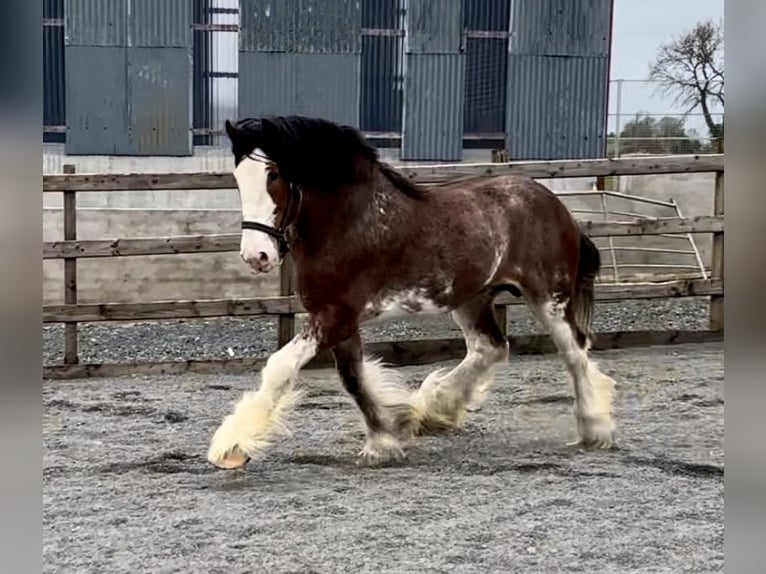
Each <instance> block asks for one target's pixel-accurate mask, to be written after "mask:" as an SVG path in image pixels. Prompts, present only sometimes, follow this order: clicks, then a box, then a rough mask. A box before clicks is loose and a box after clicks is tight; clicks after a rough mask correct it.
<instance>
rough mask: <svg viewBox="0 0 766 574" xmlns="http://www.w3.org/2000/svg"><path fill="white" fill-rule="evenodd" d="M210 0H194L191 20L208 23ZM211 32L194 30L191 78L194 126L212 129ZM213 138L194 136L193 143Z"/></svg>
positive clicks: (207, 141) (203, 142)
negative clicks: (192, 75) (192, 74)
mask: <svg viewBox="0 0 766 574" xmlns="http://www.w3.org/2000/svg"><path fill="white" fill-rule="evenodd" d="M211 3H212V0H194V14H193V21H194V22H195V23H197V24H210V23H211V18H210V7H211ZM211 35H212V32H210V31H208V30H194V41H193V45H192V46H193V47H192V54H193V57H194V64H193V66H192V68H193V73H194V79H193V80H192V84H193V86H192V90H193V93H194V96H193V105H194V110H193V120H192V126H193V127H194V128H205V129H212V128H214V127H218V126H213V123H212V116H213V94H212V81H211V78H210V72H211V71H212V67H213V64H212V60H213V42H212V36H211ZM212 141H213V139H212V137H211V136H209V135H197V136H194V138H193V142H194V145H210V144H211V143H212Z"/></svg>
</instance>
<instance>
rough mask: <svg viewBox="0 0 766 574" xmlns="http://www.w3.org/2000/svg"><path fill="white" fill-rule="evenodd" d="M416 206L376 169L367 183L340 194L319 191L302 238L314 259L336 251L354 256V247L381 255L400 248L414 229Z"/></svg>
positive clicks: (313, 200)
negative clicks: (373, 250) (401, 243)
mask: <svg viewBox="0 0 766 574" xmlns="http://www.w3.org/2000/svg"><path fill="white" fill-rule="evenodd" d="M415 203H416V202H414V201H413V200H412V199H411V198H409V197H407V196H406V195H405V194H403V193H402V192H400V191H399V190H397V189H396V188H395V187H394V186H393V185H392V184H391V183H390V182H389V181H388V180H387V179H386V177H385V176H384V175H383V174H382V173H380V172H379V171H378V170H377V169H375V170H374V172H373V173H372V174H371V176H370V179H369V180H368V181H366V182H363V183H359V184H356V185H354V186H351V187H349V188H348V189H345V190H341V191H340V192H339V193H337V194H333V195H323V194H322V193H321V192H317V193H316V194H315V195H314V196H313V197H312V198H311V202H310V204H309V205H308V206H307V207H309V209H307V210H306V213H305V214H304V216H303V218H302V220H303V221H302V225H301V227H302V228H303V229H300V228H299V230H298V231H299V235H301V239H302V240H303V243H304V246H305V249H306V251H307V253H311V254H312V256H316V255H319V254H320V253H321V252H322V251H327V250H336V249H338V250H340V251H342V252H343V253H348V254H351V253H352V252H353V251H354V247H358V248H359V249H362V250H365V251H366V250H369V249H375V250H377V251H379V252H380V251H382V250H385V249H388V248H397V247H396V244H399V243H400V242H401V241H402V240H404V239H405V238H406V235H407V233H408V232H409V230H410V229H412V228H413V227H414V225H413V222H414V220H415V219H416V217H417V214H416V206H415Z"/></svg>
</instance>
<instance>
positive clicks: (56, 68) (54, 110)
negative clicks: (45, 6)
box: [43, 26, 66, 126]
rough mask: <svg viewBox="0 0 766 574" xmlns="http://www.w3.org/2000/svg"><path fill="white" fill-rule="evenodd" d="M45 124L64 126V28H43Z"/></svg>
mask: <svg viewBox="0 0 766 574" xmlns="http://www.w3.org/2000/svg"><path fill="white" fill-rule="evenodd" d="M43 94H44V96H43V124H44V125H47V126H63V125H65V124H66V114H65V112H64V103H65V97H64V96H65V91H64V28H63V26H46V27H44V28H43Z"/></svg>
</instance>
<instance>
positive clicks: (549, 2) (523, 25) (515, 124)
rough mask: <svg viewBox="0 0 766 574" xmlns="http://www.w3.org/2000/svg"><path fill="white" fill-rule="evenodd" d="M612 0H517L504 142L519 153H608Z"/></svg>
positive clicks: (518, 155) (580, 155)
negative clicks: (607, 125)
mask: <svg viewBox="0 0 766 574" xmlns="http://www.w3.org/2000/svg"><path fill="white" fill-rule="evenodd" d="M612 2H613V0H579V1H578V2H571V1H570V0H514V2H513V8H512V16H511V42H510V54H509V59H508V94H509V96H510V97H509V98H508V106H507V116H506V138H507V139H506V142H507V148H508V150H509V153H510V156H511V157H512V158H513V159H568V158H592V157H601V156H603V155H604V154H605V152H606V119H607V103H608V102H607V96H608V86H609V53H610V33H611V16H612Z"/></svg>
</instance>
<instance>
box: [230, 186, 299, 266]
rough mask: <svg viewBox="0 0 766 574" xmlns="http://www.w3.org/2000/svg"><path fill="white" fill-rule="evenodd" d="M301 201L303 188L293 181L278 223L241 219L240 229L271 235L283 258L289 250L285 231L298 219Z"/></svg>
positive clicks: (280, 256)
mask: <svg viewBox="0 0 766 574" xmlns="http://www.w3.org/2000/svg"><path fill="white" fill-rule="evenodd" d="M302 203H303V190H301V187H300V186H299V185H296V184H294V183H291V184H290V191H289V193H288V194H287V203H286V205H285V210H284V212H283V213H282V217H281V219H280V220H279V224H278V225H277V226H276V227H272V226H270V225H265V224H263V223H258V222H257V221H243V222H242V229H252V230H254V231H260V232H262V233H265V234H266V235H269V236H271V237H273V238H274V239H275V240H276V242H277V248H278V249H279V258H280V259H284V257H285V255H287V252H288V251H289V250H290V245H289V243H288V237H287V231H288V228H289V227H290V226H291V225H293V224H295V222H296V220H297V219H298V213H299V212H300V210H301V204H302Z"/></svg>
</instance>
